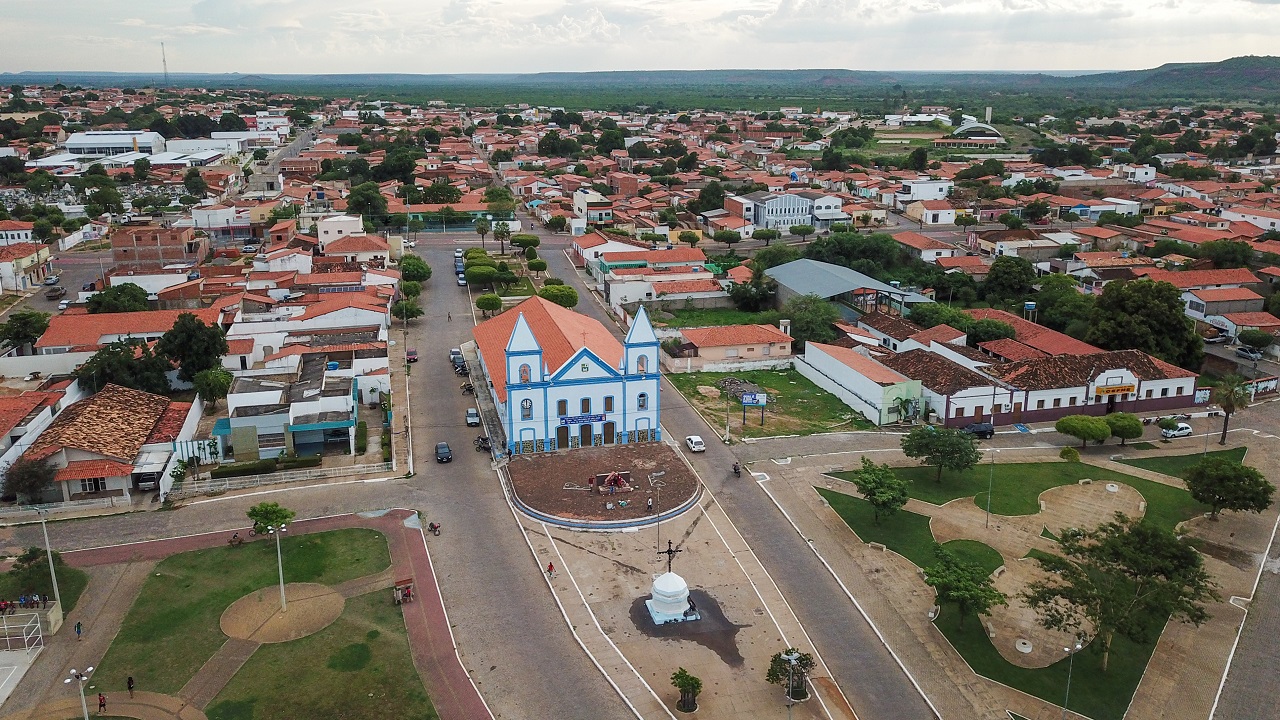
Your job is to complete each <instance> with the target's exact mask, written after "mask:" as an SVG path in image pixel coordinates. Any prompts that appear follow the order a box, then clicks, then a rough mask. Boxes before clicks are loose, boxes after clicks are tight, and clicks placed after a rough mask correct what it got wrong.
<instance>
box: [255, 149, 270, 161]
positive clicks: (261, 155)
mask: <svg viewBox="0 0 1280 720" xmlns="http://www.w3.org/2000/svg"><path fill="white" fill-rule="evenodd" d="M253 159H254V161H255V162H264V161H265V160H266V159H267V149H266V148H258V149H257V150H254V151H253Z"/></svg>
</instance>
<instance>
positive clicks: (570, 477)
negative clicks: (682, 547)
mask: <svg viewBox="0 0 1280 720" xmlns="http://www.w3.org/2000/svg"><path fill="white" fill-rule="evenodd" d="M621 471H629V472H630V473H631V487H632V488H634V489H633V490H632V491H631V492H618V491H616V490H615V491H614V493H613V494H612V495H610V494H609V493H608V491H607V490H606V491H604V492H598V491H597V490H596V489H595V487H594V486H593V485H592V484H591V483H590V481H591V480H594V479H595V477H596V475H597V474H600V473H610V472H621ZM507 472H508V473H510V475H511V483H512V485H513V486H514V488H515V492H516V495H518V496H519V497H520V499H521V500H522V501H523V502H524V503H525V504H526V505H528V506H529V507H531V508H533V509H535V510H538V511H540V512H544V513H547V514H550V515H556V516H559V517H563V518H570V519H575V520H634V519H638V518H643V517H647V516H650V515H656V514H657V513H658V512H659V511H660V510H665V509H670V508H673V507H675V506H677V505H680V504H681V503H683V502H684V501H686V500H688V499H689V498H690V497H692V496H693V494H694V493H696V492H697V490H698V479H697V478H696V477H695V476H694V474H693V471H691V470H690V469H689V467H688V466H687V465H685V464H684V461H683V460H681V458H680V456H679V455H677V454H676V452H675V450H673V449H671V447H670V446H668V445H666V444H664V443H635V444H631V445H611V446H609V447H599V448H578V449H575V450H562V451H558V452H554V453H540V454H537V455H516V456H513V457H512V458H511V463H510V464H509V465H508V466H507ZM655 473H664V474H663V475H662V476H661V477H658V478H656V479H654V480H653V481H650V480H649V476H650V475H653V474H655ZM659 491H661V497H660V498H659ZM651 497H652V498H653V499H654V507H653V509H652V510H649V509H648V505H647V501H648V499H649V498H651ZM624 503H625V504H624ZM609 504H612V505H613V508H612V509H610V508H609V507H608V506H609Z"/></svg>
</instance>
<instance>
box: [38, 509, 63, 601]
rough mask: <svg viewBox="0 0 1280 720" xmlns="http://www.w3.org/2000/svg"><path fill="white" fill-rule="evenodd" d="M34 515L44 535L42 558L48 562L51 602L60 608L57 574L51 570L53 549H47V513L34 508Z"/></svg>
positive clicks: (60, 597)
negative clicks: (51, 584)
mask: <svg viewBox="0 0 1280 720" xmlns="http://www.w3.org/2000/svg"><path fill="white" fill-rule="evenodd" d="M36 514H37V515H39V516H40V532H42V533H44V556H45V557H46V558H48V560H49V580H50V581H52V582H53V601H54V602H55V603H57V604H58V607H59V608H61V607H62V595H60V594H59V593H58V573H57V572H55V571H54V569H53V549H52V548H50V547H49V528H48V527H47V526H45V524H44V520H45V516H46V515H48V514H49V511H48V510H47V509H45V508H36Z"/></svg>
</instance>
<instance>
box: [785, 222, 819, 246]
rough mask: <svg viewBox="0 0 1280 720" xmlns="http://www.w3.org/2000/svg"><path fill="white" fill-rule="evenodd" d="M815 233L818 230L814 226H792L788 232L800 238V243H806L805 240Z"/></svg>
mask: <svg viewBox="0 0 1280 720" xmlns="http://www.w3.org/2000/svg"><path fill="white" fill-rule="evenodd" d="M815 231H816V228H814V227H813V226H812V225H792V226H791V227H789V228H787V232H788V233H790V234H791V235H795V236H796V237H798V238H800V242H804V239H805V238H807V237H809V236H810V235H812V234H813V233H814V232H815Z"/></svg>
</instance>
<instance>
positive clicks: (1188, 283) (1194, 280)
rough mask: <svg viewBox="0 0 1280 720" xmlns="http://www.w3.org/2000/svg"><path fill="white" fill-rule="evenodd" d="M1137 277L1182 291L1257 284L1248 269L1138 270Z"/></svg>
mask: <svg viewBox="0 0 1280 720" xmlns="http://www.w3.org/2000/svg"><path fill="white" fill-rule="evenodd" d="M1137 272H1138V274H1139V275H1142V276H1145V277H1147V278H1150V279H1151V280H1155V281H1156V282H1167V283H1171V284H1173V285H1175V286H1177V287H1179V288H1182V289H1183V290H1187V289H1190V288H1195V287H1207V286H1209V285H1248V284H1250V283H1256V282H1258V278H1257V276H1255V275H1254V274H1253V273H1252V272H1249V270H1248V268H1225V269H1221V270H1139V271H1137Z"/></svg>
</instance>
